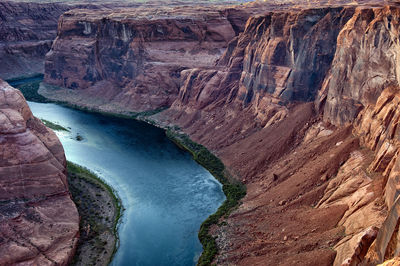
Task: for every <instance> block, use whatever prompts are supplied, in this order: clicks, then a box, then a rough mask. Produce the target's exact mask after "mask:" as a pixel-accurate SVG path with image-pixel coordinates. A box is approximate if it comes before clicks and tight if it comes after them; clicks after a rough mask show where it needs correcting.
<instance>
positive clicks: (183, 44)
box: [0, 0, 400, 265]
mask: <svg viewBox="0 0 400 266" xmlns="http://www.w3.org/2000/svg"><path fill="white" fill-rule="evenodd" d="M42 2H43V3H38V2H33V1H23V2H17V1H3V2H1V3H0V22H1V24H0V54H1V55H2V61H1V62H2V64H1V66H0V78H2V79H4V80H13V78H18V77H21V76H32V75H34V74H43V75H44V80H43V82H42V83H41V85H40V88H39V90H38V93H39V94H41V95H42V96H44V97H46V98H47V99H49V100H52V101H55V102H62V103H64V104H68V105H70V106H75V107H79V108H85V109H89V110H92V111H98V112H105V113H112V114H118V115H124V116H130V117H136V118H140V119H142V120H145V121H147V122H149V123H152V124H155V125H157V126H159V127H163V128H165V129H168V130H170V131H173V133H174V134H178V135H179V136H185V137H187V138H190V139H191V140H193V141H194V142H196V143H199V144H201V145H203V146H204V147H205V148H207V149H208V150H209V151H211V152H212V153H213V154H215V155H216V156H217V157H218V158H219V159H221V161H222V162H223V164H224V165H225V171H224V175H225V177H226V178H228V179H229V180H230V181H231V182H241V183H243V184H244V185H245V187H246V190H247V194H246V196H244V198H242V199H241V200H240V203H239V204H238V206H236V207H235V208H233V209H232V210H230V211H229V212H227V213H226V214H225V215H224V216H223V217H221V218H220V219H219V220H218V221H217V223H215V224H213V225H211V226H210V228H209V230H208V233H209V234H210V236H211V237H212V238H213V239H215V244H216V251H217V254H216V256H214V257H213V258H212V263H215V264H217V265H377V264H380V263H385V264H386V265H400V263H399V261H400V258H399V253H400V242H399V241H400V239H399V233H398V227H399V222H400V220H399V217H400V213H399V210H400V209H399V208H400V205H399V204H400V203H399V202H400V199H399V194H400V193H399V191H400V190H399V182H400V177H399V171H400V170H399V169H400V168H399V164H400V159H399V152H400V150H399V148H400V144H399V138H400V135H399V134H400V133H399V130H400V129H399V128H398V124H399V120H400V112H399V105H400V84H399V82H400V63H399V62H400V61H399V60H400V59H399V58H400V45H399V42H400V40H399V37H400V3H399V2H397V1H367V0H366V1H361V0H360V1H346V0H342V1H325V0H320V1H317V0H313V1H296V2H293V1H288V0H280V1H279V0H274V1H254V2H246V3H244V2H243V3H240V2H234V1H233V2H207V1H205V2H197V3H192V2H186V1H168V2H166V1H164V2H156V1H155V2H146V3H139V2H134V1H132V2H123V1H121V2H112V1H108V2H105V1H98V2H91V3H87V4H85V3H82V2H79V3H77V2H74V1H71V2H68V1H64V2H62V1H60V2H56V3H45V2H46V1H42ZM0 88H1V94H0V117H1V124H0V143H1V146H0V147H1V151H0V155H1V156H0V184H1V186H0V191H1V193H0V210H1V211H0V214H1V217H0V264H6V265H9V264H17V265H18V264H20V265H57V264H62V265H65V264H68V263H69V261H70V260H71V258H72V257H73V255H74V251H75V248H76V244H77V241H78V238H79V234H78V230H79V215H78V213H77V210H76V207H75V205H74V203H73V201H72V200H71V197H70V193H69V191H68V186H67V180H66V160H65V155H64V152H63V149H62V146H61V144H60V142H59V141H58V139H57V137H56V135H55V134H54V133H53V132H52V131H51V130H50V129H48V128H46V127H45V126H44V125H43V124H42V123H41V122H40V121H39V120H38V119H37V118H35V117H34V116H33V115H32V113H31V111H30V110H29V107H28V106H27V104H26V102H25V99H24V98H23V96H22V94H21V93H20V92H19V91H18V90H16V89H13V88H12V87H10V86H9V85H8V84H7V83H6V82H3V81H1V83H0Z"/></svg>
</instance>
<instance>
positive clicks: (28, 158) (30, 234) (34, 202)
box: [0, 80, 79, 265]
mask: <svg viewBox="0 0 400 266" xmlns="http://www.w3.org/2000/svg"><path fill="white" fill-rule="evenodd" d="M0 144H1V149H0V213H1V215H0V265H66V264H67V263H68V261H69V260H70V259H71V257H72V255H73V254H74V250H75V247H76V244H77V241H78V233H79V230H78V229H79V215H78V211H77V209H76V207H75V204H74V203H73V202H72V200H71V197H70V194H69V191H68V185H67V179H66V160H65V155H64V150H63V148H62V146H61V143H60V142H59V140H58V138H57V136H56V135H55V133H54V132H53V131H51V130H50V129H48V128H46V127H45V126H44V125H43V123H42V122H41V121H40V120H39V119H37V118H35V117H34V116H33V115H32V113H31V111H30V109H29V107H28V105H27V103H26V101H25V99H24V97H23V96H22V94H21V93H20V92H19V91H18V90H16V89H14V88H12V87H10V86H9V85H8V84H7V83H5V82H4V81H1V80H0Z"/></svg>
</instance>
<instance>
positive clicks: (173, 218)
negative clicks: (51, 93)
mask: <svg viewBox="0 0 400 266" xmlns="http://www.w3.org/2000/svg"><path fill="white" fill-rule="evenodd" d="M28 103H29V106H30V107H31V109H32V112H33V114H34V115H35V116H36V117H39V118H42V119H46V120H49V121H51V122H54V123H58V124H60V125H61V126H63V127H66V128H69V129H70V132H56V133H57V135H58V137H59V138H60V140H61V143H62V144H63V146H64V150H65V154H66V157H67V159H68V160H69V161H72V162H74V163H77V164H79V165H82V166H85V167H86V168H88V169H90V170H92V171H93V172H95V173H96V174H98V175H99V176H100V177H101V178H103V179H104V180H105V181H106V182H107V183H108V184H110V185H111V186H112V187H113V188H114V189H115V191H117V193H118V195H119V196H120V198H121V199H122V203H123V206H124V208H125V209H126V210H125V211H124V214H123V217H122V222H121V224H120V226H119V230H118V231H119V237H120V246H119V249H118V251H117V253H116V255H115V257H114V259H113V261H112V265H129V266H131V265H194V264H196V262H197V258H198V256H199V255H200V253H201V251H202V246H201V244H200V242H199V240H198V238H197V232H198V230H199V228H200V225H201V223H202V221H204V220H205V219H206V218H207V217H208V216H209V215H210V214H212V213H214V212H215V211H216V210H217V208H218V207H219V206H220V205H221V204H222V202H223V201H224V199H225V196H224V194H223V192H222V186H221V184H220V183H219V182H218V181H216V180H215V179H214V177H213V176H212V175H211V174H210V173H209V172H207V170H205V169H204V168H202V167H201V166H200V165H198V164H197V163H196V162H195V161H193V159H192V158H191V156H190V155H189V154H188V153H186V152H184V151H182V150H180V149H179V148H177V147H176V146H175V145H174V144H173V143H172V142H171V141H170V140H169V139H168V138H167V137H166V136H165V134H164V132H163V130H161V129H159V128H156V127H153V126H150V125H147V124H145V123H142V122H138V121H135V120H128V119H122V118H115V117H110V116H103V115H100V114H93V113H86V112H82V111H78V110H74V109H70V108H66V107H63V106H60V105H56V104H42V103H35V102H28ZM77 135H80V136H82V137H83V140H82V141H78V140H77V139H76V136H77Z"/></svg>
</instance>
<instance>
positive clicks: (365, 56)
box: [318, 6, 400, 125]
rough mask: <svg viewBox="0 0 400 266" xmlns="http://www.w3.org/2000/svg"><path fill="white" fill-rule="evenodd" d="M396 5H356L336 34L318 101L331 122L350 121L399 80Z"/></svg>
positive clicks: (397, 14) (397, 13) (339, 123)
mask: <svg viewBox="0 0 400 266" xmlns="http://www.w3.org/2000/svg"><path fill="white" fill-rule="evenodd" d="M399 12H400V11H399V9H398V7H393V6H387V7H384V8H357V10H356V12H355V14H354V15H353V17H352V18H351V19H350V20H349V21H348V22H347V23H346V25H345V26H344V27H343V29H342V30H341V32H340V34H339V36H338V44H337V46H338V48H337V50H336V54H335V58H334V60H333V63H332V68H331V70H330V74H329V75H328V76H327V77H326V79H325V81H324V86H323V87H322V89H321V92H320V95H319V100H318V101H319V104H321V102H325V101H326V104H325V105H324V110H323V111H324V117H325V119H326V120H327V121H330V122H331V123H333V124H336V125H341V124H343V123H348V122H352V121H353V120H354V119H355V118H356V116H357V114H358V112H359V111H360V110H362V108H363V107H364V106H366V105H368V104H374V103H375V101H376V100H377V98H378V96H379V95H380V93H381V92H382V90H383V89H384V88H385V86H387V85H389V84H392V83H393V84H398V82H399V74H400V72H399V71H400V70H399V63H398V58H399V57H400V55H399V54H398V53H399V47H398V42H399V39H398V30H399V22H398V18H399Z"/></svg>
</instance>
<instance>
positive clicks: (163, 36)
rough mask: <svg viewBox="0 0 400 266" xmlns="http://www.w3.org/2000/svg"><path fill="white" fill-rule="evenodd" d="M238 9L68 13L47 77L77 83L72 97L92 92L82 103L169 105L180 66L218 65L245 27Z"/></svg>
mask: <svg viewBox="0 0 400 266" xmlns="http://www.w3.org/2000/svg"><path fill="white" fill-rule="evenodd" d="M234 11H235V10H234V9H232V10H231V9H229V8H228V9H223V8H222V7H219V6H207V7H199V6H197V7H194V8H193V7H189V6H185V7H173V6H172V7H168V6H167V7H159V8H154V7H143V8H135V9H126V8H124V9H113V10H105V11H94V12H91V11H89V10H73V11H70V12H67V13H65V14H63V16H62V17H61V19H60V22H59V34H58V36H57V39H56V40H55V43H54V45H53V47H52V50H51V52H50V53H49V54H48V55H47V58H46V73H45V82H46V83H48V84H51V85H56V86H58V87H64V88H68V89H70V90H69V94H67V97H66V99H67V100H68V99H71V100H72V101H75V102H79V98H81V97H80V96H77V97H74V96H75V95H76V93H75V94H74V92H79V94H84V95H86V98H85V100H84V101H81V102H80V104H83V105H89V106H96V107H97V108H99V106H101V108H102V109H103V110H109V111H114V112H115V111H116V112H121V111H132V112H140V111H148V110H154V109H158V108H163V107H168V106H170V105H171V103H172V102H173V101H174V100H175V99H176V96H177V94H178V91H179V87H180V76H181V71H182V70H183V69H187V68H194V67H198V68H209V67H211V66H213V65H214V64H215V61H216V60H217V59H218V58H219V57H220V56H221V54H222V53H223V51H224V48H225V47H226V45H227V43H228V42H229V41H230V40H231V39H232V38H234V37H235V35H236V32H237V31H240V29H241V28H243V26H244V23H245V21H246V19H247V17H246V16H247V13H246V12H241V13H238V12H237V10H236V13H235V12H234ZM243 17H244V18H243ZM60 97H61V96H60ZM88 99H91V100H90V101H88Z"/></svg>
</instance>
